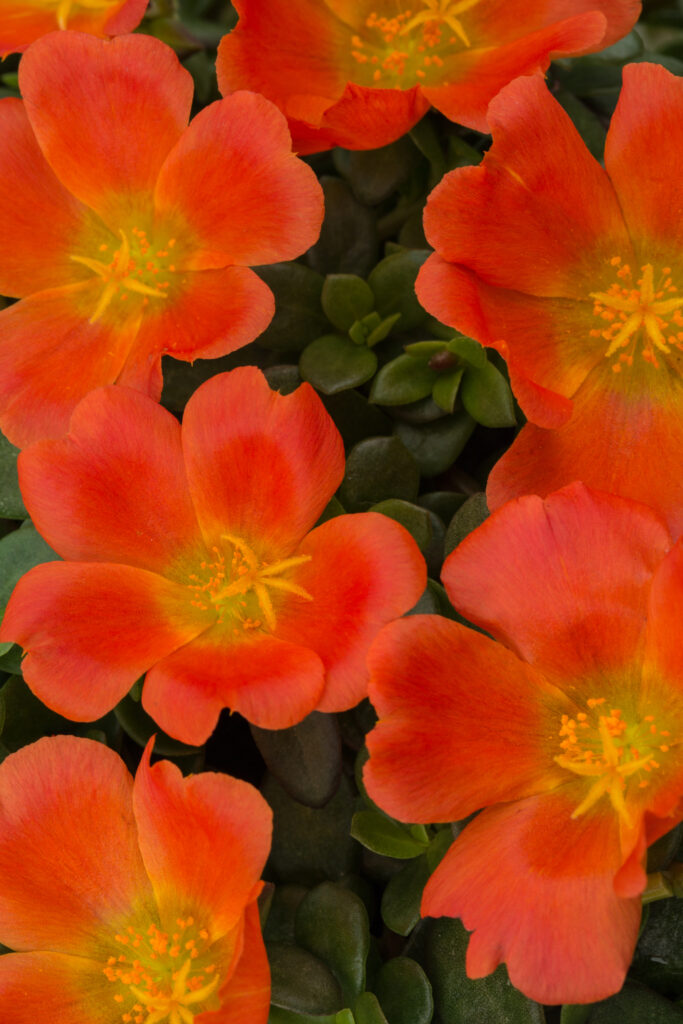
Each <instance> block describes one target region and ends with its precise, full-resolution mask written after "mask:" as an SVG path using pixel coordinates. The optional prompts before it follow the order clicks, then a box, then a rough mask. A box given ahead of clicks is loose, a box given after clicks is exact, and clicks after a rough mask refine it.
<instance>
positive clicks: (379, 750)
mask: <svg viewBox="0 0 683 1024" xmlns="http://www.w3.org/2000/svg"><path fill="white" fill-rule="evenodd" d="M368 663H369V666H370V671H371V674H372V675H371V681H370V700H371V701H372V703H373V705H374V707H375V710H376V711H377V713H378V715H379V718H380V721H379V723H378V724H377V725H376V726H375V728H374V729H373V730H372V732H370V734H369V735H368V738H367V742H368V749H369V751H370V760H369V762H368V763H367V765H366V766H365V773H364V778H365V784H366V786H367V789H368V793H369V794H370V796H371V797H372V799H373V800H374V801H375V802H376V803H378V804H379V806H380V807H381V808H382V809H383V810H384V811H386V812H387V813H388V814H390V815H391V816H392V817H395V818H400V819H401V820H403V821H418V822H424V823H428V822H431V821H457V820H459V819H461V818H465V817H467V815H469V814H472V813H473V812H474V811H476V810H479V808H481V807H484V806H486V805H487V804H490V803H495V802H498V801H508V800H517V799H519V798H520V797H523V796H529V795H531V794H534V793H539V792H542V791H543V790H546V789H551V788H553V787H555V786H557V785H559V784H560V783H561V782H562V781H564V778H566V773H565V772H562V771H561V770H560V769H559V768H558V767H557V766H556V765H555V764H554V762H553V758H552V753H551V752H550V751H549V748H548V742H547V738H548V736H549V735H550V736H552V735H553V734H556V733H557V731H558V728H559V722H560V719H561V716H562V714H563V713H566V712H569V713H570V714H571V713H572V707H573V705H571V703H570V702H569V701H568V700H567V698H566V697H565V696H564V695H563V694H561V693H560V692H559V691H557V690H555V688H554V687H552V686H550V685H548V683H547V682H546V681H545V679H544V678H543V676H541V675H540V673H538V672H537V671H536V670H535V669H533V668H532V667H531V666H529V665H526V664H525V663H524V662H522V661H520V660H519V659H518V658H516V657H515V655H514V654H512V653H511V652H510V651H508V650H506V649H505V648H504V647H503V646H502V644H497V643H494V641H492V640H490V639H489V638H488V637H484V636H482V635H481V634H479V633H475V632H474V630H469V629H465V628H464V627H463V626H460V625H458V624H456V623H454V622H449V621H448V620H447V619H442V618H440V617H438V616H436V615H414V616H410V617H409V618H407V619H402V620H401V621H399V622H394V623H391V624H390V625H388V626H387V627H386V628H385V629H383V630H382V632H381V633H380V634H379V636H378V637H377V639H376V641H375V643H374V644H373V645H372V648H371V650H370V656H369V659H368ZM482 687H483V688H484V689H482ZM425 750H429V756H428V757H426V756H424V751H425Z"/></svg>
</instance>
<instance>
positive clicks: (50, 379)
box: [0, 278, 138, 448]
mask: <svg viewBox="0 0 683 1024" xmlns="http://www.w3.org/2000/svg"><path fill="white" fill-rule="evenodd" d="M97 280H98V281H99V278H97ZM100 290H101V289H100V288H99V287H98V285H97V284H95V282H94V281H86V282H84V283H82V284H76V285H70V286H66V287H64V288H52V289H49V290H47V291H43V292H37V293H36V294H35V295H29V296H28V298H26V299H22V301H21V302H16V303H15V304H14V305H13V306H9V307H8V308H7V309H3V310H2V312H0V332H1V333H2V346H0V429H1V430H2V432H3V433H4V434H5V435H6V436H7V437H8V438H9V440H10V441H11V442H12V444H15V445H16V446H17V447H18V448H23V447H24V446H25V445H28V444H32V443H33V442H34V441H40V440H42V439H43V438H46V437H62V436H63V435H64V434H65V433H66V432H67V430H68V428H69V419H70V417H71V413H72V412H73V410H74V408H75V407H76V405H77V404H78V402H79V401H80V399H81V398H83V397H84V396H85V395H87V394H88V392H90V391H92V390H93V389H94V388H97V387H100V386H101V385H103V384H112V383H113V382H114V381H115V380H116V378H117V376H118V375H119V373H120V372H121V369H122V367H123V365H124V363H125V361H126V358H127V356H128V352H129V351H130V348H131V346H132V344H133V342H134V339H135V336H136V333H137V329H138V325H137V322H136V321H135V320H132V319H131V320H129V321H127V322H125V323H123V324H117V325H116V326H114V325H112V324H108V323H106V322H105V321H103V320H98V321H97V322H96V323H94V324H91V323H89V322H88V318H87V316H88V314H87V312H84V310H87V309H93V310H94V309H95V307H96V305H97V302H98V299H99V294H100Z"/></svg>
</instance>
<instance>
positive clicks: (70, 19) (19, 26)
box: [0, 0, 147, 57]
mask: <svg viewBox="0 0 683 1024" xmlns="http://www.w3.org/2000/svg"><path fill="white" fill-rule="evenodd" d="M146 7H147V0H24V3H21V2H19V0H3V4H2V9H0V57H6V56H7V54H8V53H20V52H21V51H23V50H25V49H26V47H27V46H28V45H29V43H32V42H33V41H34V39H39V38H40V37H41V36H44V35H47V33H48V32H53V31H54V30H55V29H56V28H62V29H63V28H70V29H76V30H77V31H79V32H90V33H91V34H92V35H95V36H120V35H125V34H126V32H132V31H133V29H134V28H136V26H137V25H139V23H140V21H141V19H142V15H143V14H144V13H145V8H146Z"/></svg>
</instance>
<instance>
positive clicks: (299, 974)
mask: <svg viewBox="0 0 683 1024" xmlns="http://www.w3.org/2000/svg"><path fill="white" fill-rule="evenodd" d="M267 948H268V962H269V964H270V974H271V984H272V990H271V997H270V999H271V1003H273V1005H274V1006H280V1007H282V1009H284V1010H293V1011H294V1012H298V1013H308V1014H322V1013H324V1014H330V1013H336V1012H337V1010H341V1009H342V1007H343V1005H344V1003H343V1000H342V992H341V988H340V985H339V983H338V981H337V979H336V978H335V976H334V974H333V973H332V971H331V970H330V969H329V967H328V966H327V965H326V964H325V963H323V961H322V960H321V959H320V958H319V957H317V956H314V955H313V954H312V953H311V952H309V951H308V950H306V949H300V948H299V947H298V946H288V945H285V944H284V943H278V942H274V943H269V944H268V947H267Z"/></svg>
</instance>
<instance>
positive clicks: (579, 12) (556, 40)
mask: <svg viewBox="0 0 683 1024" xmlns="http://www.w3.org/2000/svg"><path fill="white" fill-rule="evenodd" d="M235 8H236V10H237V12H238V15H239V21H238V23H237V27H236V28H235V29H233V31H232V32H230V33H229V34H228V35H226V36H225V37H224V38H223V40H222V41H221V44H220V46H219V49H218V61H217V63H216V70H217V72H218V84H219V87H220V89H221V92H222V93H223V95H225V96H227V95H229V94H230V93H231V92H234V91H235V90H236V89H255V90H257V91H258V92H261V93H263V95H264V96H267V97H268V99H270V100H272V101H273V102H274V103H276V104H277V105H278V107H280V109H281V110H282V111H283V112H284V113H285V114H286V116H287V119H288V121H289V125H290V128H291V131H292V137H293V139H294V147H295V149H296V150H297V152H299V153H315V152H318V151H319V150H325V149H330V148H331V147H333V146H344V147H346V148H347V149H372V148H375V147H377V146H384V145H386V144H387V143H389V142H393V141H394V140H395V139H398V138H399V137H400V136H401V135H404V134H405V133H406V132H407V131H409V130H410V129H411V128H412V127H413V125H414V124H415V123H416V122H417V121H419V120H420V118H421V117H422V116H423V114H425V113H426V111H427V110H428V109H429V107H430V105H433V106H434V107H436V109H437V110H439V111H441V113H442V114H445V115H446V117H449V118H450V119H451V120H452V121H457V122H459V123H460V124H465V125H467V126H468V127H470V128H476V129H477V130H478V131H484V132H486V131H488V127H487V122H486V108H487V107H488V104H489V102H490V100H491V99H492V98H493V97H494V96H495V95H496V93H497V92H498V91H499V90H500V89H501V88H502V87H503V86H504V85H507V83H508V82H510V81H511V80H512V79H513V78H516V77H517V76H518V75H529V74H533V73H534V72H537V71H545V69H546V68H547V67H548V65H549V63H550V60H551V58H552V57H560V56H569V55H572V54H579V53H588V52H592V51H595V50H600V49H602V48H604V47H605V46H609V45H611V43H614V42H615V41H616V40H617V39H620V38H621V37H622V36H624V35H625V34H626V33H627V32H629V31H630V29H631V28H633V25H634V24H635V22H636V21H637V19H638V16H639V14H640V10H641V4H640V2H638V0H574V2H572V0H569V2H568V0H529V2H528V3H525V4H523V5H520V4H515V3H510V0H360V2H359V0H235Z"/></svg>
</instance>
